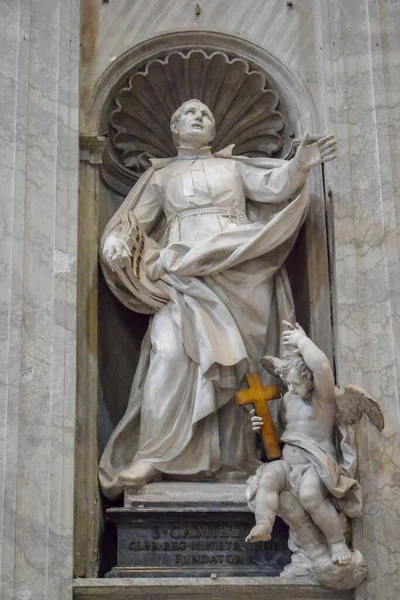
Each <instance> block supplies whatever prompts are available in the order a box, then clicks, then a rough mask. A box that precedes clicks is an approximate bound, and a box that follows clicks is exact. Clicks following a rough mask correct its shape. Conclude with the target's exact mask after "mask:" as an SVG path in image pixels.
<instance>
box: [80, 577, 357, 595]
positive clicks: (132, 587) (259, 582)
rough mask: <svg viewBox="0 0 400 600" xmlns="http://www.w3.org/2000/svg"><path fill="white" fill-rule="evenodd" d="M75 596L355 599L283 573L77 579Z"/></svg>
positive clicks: (349, 592) (350, 592)
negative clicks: (283, 576) (206, 576)
mask: <svg viewBox="0 0 400 600" xmlns="http://www.w3.org/2000/svg"><path fill="white" fill-rule="evenodd" d="M73 587H74V595H73V598H74V600H82V599H87V598H89V599H90V600H110V598H112V600H158V599H160V600H163V599H164V598H165V599H166V600H183V599H185V598H191V599H193V600H226V599H227V598H229V600H249V598H251V600H290V598H292V599H293V600H352V599H353V592H352V591H347V592H341V591H335V590H327V589H325V588H322V587H320V586H319V585H316V584H314V583H313V582H312V581H311V580H304V581H303V579H302V580H301V582H298V581H293V580H290V581H288V580H285V579H281V578H279V577H221V578H217V579H204V578H183V577H182V578H174V579H168V578H162V579H161V578H154V579H150V578H146V579H144V578H135V579H112V580H110V579H75V580H74V584H73Z"/></svg>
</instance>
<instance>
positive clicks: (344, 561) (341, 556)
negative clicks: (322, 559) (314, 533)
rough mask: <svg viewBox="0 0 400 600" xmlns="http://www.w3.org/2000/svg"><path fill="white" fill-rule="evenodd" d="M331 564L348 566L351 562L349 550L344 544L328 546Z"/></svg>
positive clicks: (337, 543)
mask: <svg viewBox="0 0 400 600" xmlns="http://www.w3.org/2000/svg"><path fill="white" fill-rule="evenodd" d="M330 549H331V558H332V562H333V563H336V564H338V565H348V564H349V562H351V550H350V548H349V547H348V546H347V544H346V543H345V542H336V543H335V544H330Z"/></svg>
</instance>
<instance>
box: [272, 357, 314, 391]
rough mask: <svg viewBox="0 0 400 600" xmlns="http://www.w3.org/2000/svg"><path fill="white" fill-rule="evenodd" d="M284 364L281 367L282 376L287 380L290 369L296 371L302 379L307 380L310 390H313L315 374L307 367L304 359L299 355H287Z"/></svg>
mask: <svg viewBox="0 0 400 600" xmlns="http://www.w3.org/2000/svg"><path fill="white" fill-rule="evenodd" d="M283 358H284V363H283V364H282V366H281V367H280V369H279V371H280V374H281V375H282V376H283V379H285V375H287V374H288V373H289V371H290V369H295V371H297V373H298V374H299V375H300V377H301V378H302V379H305V380H306V382H307V383H308V387H309V389H310V390H312V389H313V387H314V384H313V374H312V371H311V370H310V369H309V368H308V367H307V365H306V363H305V362H304V360H303V358H302V357H301V356H298V355H293V354H291V353H287V354H286V355H285V356H284V357H283Z"/></svg>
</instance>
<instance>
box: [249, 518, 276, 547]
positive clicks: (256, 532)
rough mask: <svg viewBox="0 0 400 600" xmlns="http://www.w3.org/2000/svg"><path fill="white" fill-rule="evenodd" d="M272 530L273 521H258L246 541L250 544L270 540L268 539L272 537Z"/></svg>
mask: <svg viewBox="0 0 400 600" xmlns="http://www.w3.org/2000/svg"><path fill="white" fill-rule="evenodd" d="M271 530H272V525H271V523H268V522H267V521H266V522H265V523H257V525H255V526H254V527H253V529H252V530H251V531H250V533H249V535H248V536H247V538H246V542H247V543H248V544H253V543H254V542H268V540H270V539H271Z"/></svg>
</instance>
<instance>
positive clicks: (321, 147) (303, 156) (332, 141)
mask: <svg viewBox="0 0 400 600" xmlns="http://www.w3.org/2000/svg"><path fill="white" fill-rule="evenodd" d="M309 137H310V135H309V134H308V133H305V134H304V137H303V139H302V142H301V144H300V146H299V147H298V149H297V152H296V156H295V157H294V162H295V165H296V167H297V168H298V169H299V171H309V170H310V169H312V168H313V167H316V166H317V165H320V164H321V163H325V162H329V161H330V160H333V159H334V158H336V156H337V148H336V138H335V136H334V135H333V134H331V135H327V136H326V137H323V138H321V139H320V140H318V141H317V142H314V143H313V144H309V145H308V144H307V142H308V140H309Z"/></svg>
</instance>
